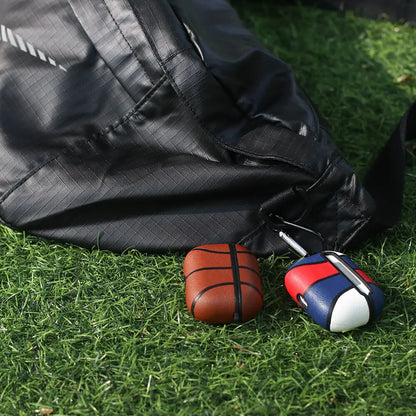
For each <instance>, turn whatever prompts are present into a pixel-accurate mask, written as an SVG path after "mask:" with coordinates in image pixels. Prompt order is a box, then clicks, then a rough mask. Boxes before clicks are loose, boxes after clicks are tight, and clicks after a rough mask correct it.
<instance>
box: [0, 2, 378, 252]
mask: <svg viewBox="0 0 416 416" xmlns="http://www.w3.org/2000/svg"><path fill="white" fill-rule="evenodd" d="M0 24H1V31H0V35H1V41H0V216H1V219H2V221H3V222H4V223H5V224H7V225H8V226H10V227H12V228H15V229H18V230H26V231H27V232H29V233H32V234H35V235H39V236H43V237H46V238H50V239H54V240H59V241H65V242H70V243H75V244H78V245H81V246H85V247H93V246H96V247H100V248H103V249H110V250H115V251H123V250H125V249H128V248H136V249H139V250H142V251H152V252H165V251H168V250H169V251H177V250H180V251H182V250H188V249H190V248H192V247H194V246H197V245H200V244H208V243H240V244H243V245H245V246H247V247H248V248H250V249H252V250H253V251H254V252H255V253H256V254H258V255H268V254H270V253H272V252H275V253H281V252H283V251H286V247H285V244H284V243H283V242H282V241H281V240H280V239H279V238H278V236H277V234H276V232H275V231H273V224H275V225H276V224H279V221H280V220H281V218H284V219H285V220H286V221H289V222H294V223H296V224H298V225H300V226H303V227H308V228H311V229H313V230H314V231H316V232H317V233H320V234H321V235H322V237H323V238H324V240H325V242H326V244H327V247H328V248H338V249H342V248H343V247H345V246H346V245H348V244H352V243H354V242H358V241H359V240H361V239H363V238H365V237H366V236H367V235H368V233H370V232H371V230H372V226H370V225H371V222H372V218H373V217H374V213H375V205H374V201H373V199H372V197H370V195H369V194H368V192H367V191H366V190H365V189H364V188H363V187H362V186H361V184H359V183H358V181H357V178H356V175H355V173H354V172H353V170H352V169H351V167H350V166H349V165H348V164H347V162H346V161H345V160H344V159H343V158H342V157H341V156H340V154H339V152H338V151H337V149H336V147H335V145H334V144H333V142H332V140H331V138H330V136H329V135H328V133H327V132H326V131H325V129H324V128H323V127H322V123H321V120H320V119H319V116H318V115H317V114H316V112H315V110H314V108H313V106H312V104H311V103H310V101H309V100H308V98H307V97H306V96H305V94H304V93H303V92H302V91H301V90H300V89H299V88H298V86H297V84H296V81H295V76H294V74H293V71H292V70H291V68H290V67H289V66H288V65H287V64H286V63H284V62H282V61H281V60H279V59H278V58H276V57H275V56H273V55H271V54H270V53H269V52H268V51H267V50H265V49H264V48H263V46H262V45H261V44H260V43H259V41H258V40H257V39H256V38H255V37H254V36H253V35H252V34H251V33H250V32H249V31H248V30H247V29H245V28H244V26H243V25H242V24H241V22H240V20H239V18H238V16H237V15H236V13H235V11H234V10H233V9H232V8H231V6H230V5H229V3H228V2H227V1H225V0H210V1H205V0H170V1H167V0H160V1H152V0H140V1H139V0H117V1H116V0H57V1H55V2H54V4H53V6H52V7H51V5H50V2H47V1H46V0H36V1H35V0H25V1H23V0H16V1H15V0H14V1H12V2H8V3H6V2H2V3H1V4H0ZM271 224H272V225H271ZM292 235H293V236H294V237H296V238H297V239H298V240H299V242H300V243H301V244H303V245H304V246H305V247H306V248H310V247H311V244H312V245H313V244H315V243H314V242H312V241H311V240H310V235H308V233H304V232H302V231H299V229H293V233H292ZM313 249H314V248H313V247H312V248H311V250H313Z"/></svg>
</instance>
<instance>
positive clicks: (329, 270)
mask: <svg viewBox="0 0 416 416" xmlns="http://www.w3.org/2000/svg"><path fill="white" fill-rule="evenodd" d="M338 273H339V272H338V270H337V269H336V268H335V267H334V266H333V265H332V264H331V263H330V262H329V261H328V262H324V263H318V264H305V265H302V266H298V267H294V268H293V269H291V270H289V271H288V272H287V274H286V276H285V286H286V289H287V291H288V292H289V294H290V296H292V298H293V299H295V300H296V297H297V295H298V294H301V295H303V294H304V293H305V292H306V290H307V289H308V287H310V286H311V285H312V284H314V283H315V282H317V281H318V280H321V279H324V278H326V277H329V276H333V275H335V274H338ZM296 301H297V300H296ZM297 302H298V301H297ZM298 303H299V302H298Z"/></svg>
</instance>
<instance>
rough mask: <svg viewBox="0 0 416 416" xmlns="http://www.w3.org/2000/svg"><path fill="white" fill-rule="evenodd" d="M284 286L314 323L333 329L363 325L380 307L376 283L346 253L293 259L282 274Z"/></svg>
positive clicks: (344, 329)
mask: <svg viewBox="0 0 416 416" xmlns="http://www.w3.org/2000/svg"><path fill="white" fill-rule="evenodd" d="M285 286H286V289H287V290H288V292H289V294H290V296H291V297H292V298H293V299H294V300H295V301H296V302H297V303H298V304H299V306H301V307H302V308H303V309H304V310H305V312H306V313H307V314H308V315H310V316H311V317H312V319H313V320H314V321H315V322H316V323H317V324H319V325H320V326H322V327H323V328H326V329H328V330H330V331H333V332H343V331H348V330H350V329H353V328H357V327H359V326H362V325H365V324H367V323H368V322H370V321H372V320H374V319H376V318H378V316H379V315H380V314H381V311H382V309H383V306H384V297H383V293H382V291H381V290H380V288H379V287H378V286H377V285H376V283H375V282H374V281H373V280H372V279H371V278H370V277H369V276H367V275H366V274H365V273H364V272H363V271H362V270H360V268H359V267H358V266H357V265H356V264H354V263H353V262H352V261H351V260H350V259H349V258H348V257H347V256H346V255H344V254H341V253H336V252H333V251H327V252H322V253H317V254H313V255H310V256H306V257H304V258H302V259H301V260H299V261H297V262H296V263H295V264H293V265H292V266H291V267H290V268H289V270H288V272H287V274H286V276H285Z"/></svg>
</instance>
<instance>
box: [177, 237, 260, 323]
mask: <svg viewBox="0 0 416 416" xmlns="http://www.w3.org/2000/svg"><path fill="white" fill-rule="evenodd" d="M183 271H184V275H185V296H186V305H187V307H188V309H189V312H190V313H191V314H192V315H193V316H194V317H195V318H196V319H199V320H200V321H204V322H208V323H230V322H245V321H248V320H249V319H252V318H254V317H255V316H256V315H257V314H258V312H259V311H260V309H261V308H262V306H263V292H262V289H261V282H260V273H259V266H258V263H257V259H256V257H255V256H254V254H253V253H251V251H250V250H248V249H247V248H245V247H243V246H240V245H234V244H211V245H204V246H199V247H196V248H194V249H193V250H191V251H190V252H189V253H188V254H187V256H186V257H185V261H184V265H183Z"/></svg>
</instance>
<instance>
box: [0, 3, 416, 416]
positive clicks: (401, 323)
mask: <svg viewBox="0 0 416 416" xmlns="http://www.w3.org/2000/svg"><path fill="white" fill-rule="evenodd" d="M233 4H234V5H235V6H236V7H237V8H238V11H239V12H240V14H241V16H242V18H243V19H244V21H245V22H246V24H247V25H248V26H249V27H250V28H251V29H252V30H253V31H254V32H255V33H256V34H257V35H258V36H259V37H260V39H261V40H262V41H263V42H264V43H265V45H266V46H267V47H268V48H270V49H271V50H272V51H273V52H274V53H275V54H277V55H278V56H280V57H281V58H282V59H283V60H285V61H286V62H288V63H290V64H291V65H292V67H293V68H294V69H295V72H296V74H297V77H298V81H299V83H300V84H301V85H302V86H303V87H304V89H305V90H306V91H307V92H308V94H309V95H310V96H311V98H312V99H313V100H314V101H315V102H316V103H317V105H318V108H319V109H320V111H321V113H322V114H323V115H324V117H325V118H326V119H327V121H328V124H329V125H330V128H331V131H332V132H333V136H334V140H335V141H336V142H337V143H338V145H339V147H340V149H341V150H342V152H343V153H344V155H345V156H346V158H347V160H348V161H349V162H350V163H351V165H352V166H353V167H354V168H355V169H356V171H357V172H358V173H359V175H360V176H362V175H363V174H364V173H365V170H366V167H367V166H368V164H369V162H370V160H371V159H372V158H373V157H374V155H375V154H376V152H377V150H378V149H379V148H380V147H381V146H382V144H383V142H384V141H385V140H386V139H387V137H388V136H389V135H390V133H391V131H392V129H393V128H394V126H395V124H396V123H397V122H398V120H399V118H400V116H401V115H402V113H403V112H404V111H405V110H406V108H407V107H408V105H409V103H410V102H411V101H412V100H414V99H415V97H416V81H412V80H409V81H408V82H402V83H400V82H399V81H398V78H399V77H402V76H406V75H408V76H411V75H412V76H413V77H415V78H416V58H415V57H416V41H415V39H416V29H414V28H411V27H409V26H407V25H405V24H399V23H392V22H388V21H372V20H366V19H362V18H358V17H354V16H353V15H351V14H346V15H343V14H338V13H336V12H330V11H322V10H316V9H312V8H307V7H302V6H298V5H284V6H283V5H279V4H277V2H276V1H273V0H270V1H267V0H256V1H248V0H246V1H244V0H235V1H234V2H233ZM415 206H416V166H414V165H410V166H409V167H408V170H407V177H406V190H405V199H404V208H403V216H402V220H401V222H400V224H399V225H397V226H396V227H395V228H394V229H393V230H389V231H388V232H385V233H383V234H381V235H379V236H377V237H375V238H374V239H372V240H371V241H368V242H366V243H365V244H364V245H362V246H361V247H360V248H358V249H356V250H354V251H351V252H350V253H349V254H350V256H351V257H352V258H353V259H354V260H355V261H356V262H358V263H359V264H361V265H362V266H363V268H364V270H366V271H367V272H368V274H369V275H370V276H372V277H373V278H374V279H375V280H376V281H377V282H378V283H379V284H380V286H381V288H382V289H383V291H384V294H385V297H386V306H385V310H384V312H383V315H382V317H381V319H380V320H379V321H378V322H377V323H375V324H372V325H371V326H369V327H366V328H364V329H360V330H355V331H352V332H349V333H346V334H334V333H330V332H327V331H324V330H323V329H321V328H320V327H318V326H317V325H315V324H314V323H313V322H311V321H310V319H309V318H308V317H306V316H305V315H304V314H303V313H302V312H301V311H300V310H299V308H298V307H296V306H295V304H294V302H293V301H292V300H291V299H290V298H289V295H288V294H287V293H286V292H285V289H284V287H283V283H282V277H283V275H284V272H285V269H286V268H287V266H288V265H289V263H290V261H289V259H287V258H281V257H270V258H268V259H263V260H261V261H260V267H261V271H262V278H263V289H264V292H265V299H264V301H265V307H264V309H263V310H262V312H261V313H260V314H259V316H258V317H257V318H256V319H255V320H252V321H250V322H248V323H245V324H242V325H228V326H210V325H206V324H203V323H200V322H198V321H196V320H194V319H193V318H192V317H191V316H190V315H189V313H188V311H187V309H186V305H185V299H184V284H183V281H182V262H183V258H184V256H183V255H164V256H157V255H145V254H142V253H138V252H128V253H125V254H122V255H118V254H114V253H109V252H103V251H98V250H94V251H89V250H85V249H81V248H78V247H73V246H69V245H64V244H55V243H53V242H49V241H44V240H41V239H38V238H35V237H31V236H27V235H24V234H21V233H17V232H14V231H11V230H9V229H8V228H6V227H0V254H1V256H0V288H1V297H0V415H5V416H12V415H13V416H14V415H16V416H17V415H54V416H55V415H95V414H96V415H111V416H113V415H114V416H115V415H178V416H179V415H221V416H225V415H236V416H239V415H354V416H355V415H363V416H365V415H371V416H373V415H412V414H415V415H416V381H415V378H416V210H415Z"/></svg>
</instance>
